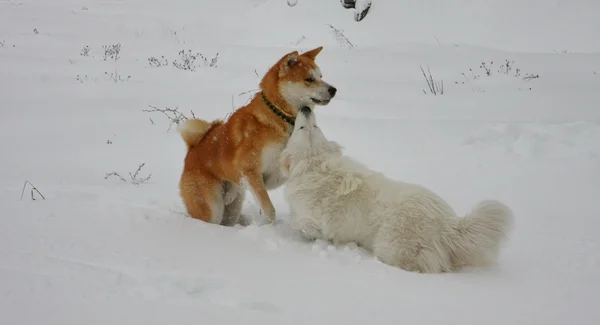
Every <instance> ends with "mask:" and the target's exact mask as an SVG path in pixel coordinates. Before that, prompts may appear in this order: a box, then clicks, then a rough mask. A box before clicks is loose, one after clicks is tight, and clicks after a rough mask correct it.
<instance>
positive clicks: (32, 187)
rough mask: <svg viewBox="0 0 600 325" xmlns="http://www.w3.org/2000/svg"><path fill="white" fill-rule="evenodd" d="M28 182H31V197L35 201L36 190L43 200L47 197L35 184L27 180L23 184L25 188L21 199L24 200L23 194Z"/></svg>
mask: <svg viewBox="0 0 600 325" xmlns="http://www.w3.org/2000/svg"><path fill="white" fill-rule="evenodd" d="M27 184H29V185H30V186H31V199H32V200H33V201H35V196H34V195H33V191H36V192H37V194H39V195H40V196H41V197H42V199H43V200H45V199H46V198H45V197H44V195H43V194H42V193H41V192H40V191H39V190H38V189H37V188H36V187H35V186H34V185H33V184H31V182H30V181H25V183H24V184H23V190H22V191H21V200H23V194H24V193H25V187H27Z"/></svg>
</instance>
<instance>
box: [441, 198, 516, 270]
mask: <svg viewBox="0 0 600 325" xmlns="http://www.w3.org/2000/svg"><path fill="white" fill-rule="evenodd" d="M512 224H513V214H512V211H511V210H510V209H509V207H508V206H506V205H505V204H503V203H501V202H498V201H495V200H485V201H482V202H480V203H479V204H478V205H477V206H476V207H475V209H473V211H472V212H471V213H470V214H468V215H467V216H465V217H464V218H460V219H458V221H457V223H456V224H455V225H454V227H453V232H452V234H451V235H450V236H449V237H448V238H447V242H446V245H447V246H448V248H449V249H450V251H451V252H452V264H453V265H454V266H455V267H458V268H460V267H463V266H487V265H490V264H491V263H493V262H494V261H495V260H496V258H497V257H498V252H499V249H500V244H501V242H502V241H503V239H505V237H506V235H507V232H508V231H509V228H511V227H512Z"/></svg>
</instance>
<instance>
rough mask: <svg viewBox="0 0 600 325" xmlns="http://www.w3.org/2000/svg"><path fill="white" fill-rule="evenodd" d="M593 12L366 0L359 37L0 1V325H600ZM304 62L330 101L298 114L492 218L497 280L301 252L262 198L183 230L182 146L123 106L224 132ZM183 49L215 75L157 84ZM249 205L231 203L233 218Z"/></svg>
mask: <svg viewBox="0 0 600 325" xmlns="http://www.w3.org/2000/svg"><path fill="white" fill-rule="evenodd" d="M599 13H600V3H598V2H597V1H594V0H558V1H547V0H546V1H541V0H528V1H517V0H488V1H468V0H444V1H441V0H422V1H417V2H415V1H409V0H375V1H373V4H372V7H371V10H370V12H369V14H368V15H367V17H366V18H365V19H364V20H363V21H361V22H359V23H357V22H355V21H354V19H353V10H346V9H344V8H343V7H342V6H341V4H340V3H339V1H333V0H331V1H324V0H302V1H299V2H298V3H297V4H296V5H295V6H294V7H290V6H288V4H287V3H286V2H285V1H267V0H248V1H242V0H231V1H208V0H194V1H187V0H173V1H170V2H165V1H156V0H121V1H101V0H96V1H91V0H80V1H76V0H55V1H32V0H11V1H4V2H1V3H0V89H1V91H0V105H1V106H0V107H1V111H2V118H1V119H0V132H1V133H0V150H1V152H2V155H1V158H0V162H1V168H0V190H1V191H2V192H1V195H0V204H1V205H2V207H3V209H2V210H3V213H2V214H0V324H21V325H25V324H42V323H44V324H88V325H91V324H131V325H136V324H145V325H146V324H166V323H169V324H190V323H192V322H195V323H200V324H241V323H243V324H332V323H333V324H338V323H343V324H365V323H373V324H399V323H410V324H566V323H577V324H597V323H598V322H599V321H600V311H599V310H598V308H597V302H598V301H599V299H600V295H599V294H598V291H599V290H600V278H599V276H598V270H600V253H599V252H600V240H599V237H598V229H600V218H599V216H600V213H599V212H600V209H599V208H598V204H597V200H598V198H599V197H600V185H599V184H600V167H599V166H600V163H599V158H600V156H599V155H600V124H599V121H600V110H599V109H598V108H599V107H600V92H599V91H598V89H599V87H600V43H599V42H598V41H597V40H598V39H599V35H600V21H599V20H598V19H597V16H598V14H599ZM328 24H331V26H332V27H333V28H336V29H338V30H340V31H341V33H342V34H343V35H344V36H345V37H346V38H347V39H348V40H349V41H350V42H351V44H352V45H349V44H348V43H347V42H346V41H345V40H344V38H343V37H342V36H341V35H340V34H337V35H336V34H335V31H334V29H333V28H332V27H331V26H328ZM34 29H35V31H34ZM117 44H120V52H119V58H118V59H116V60H115V59H113V58H110V57H108V58H107V59H106V60H104V50H103V47H102V46H104V45H107V46H111V45H117ZM320 45H323V46H324V50H323V51H322V52H321V54H319V57H318V60H317V62H318V64H319V65H320V67H321V71H322V72H323V75H324V79H325V80H326V81H327V82H330V83H331V84H333V85H334V86H336V87H337V89H338V95H337V96H336V98H335V99H334V100H333V101H332V102H331V103H330V104H329V105H328V106H326V107H320V108H318V111H317V118H318V120H319V124H320V125H321V128H322V129H323V130H324V132H325V133H326V134H327V136H328V137H330V138H331V139H334V140H336V141H338V142H339V143H341V144H342V145H344V146H345V147H346V150H347V153H348V154H349V155H351V156H353V157H355V158H357V159H359V160H360V161H361V162H363V163H365V164H367V165H368V166H369V167H370V168H372V169H374V170H378V171H381V172H384V173H386V174H387V175H389V176H390V177H394V178H397V179H403V180H406V181H409V182H415V183H419V184H422V185H425V186H427V187H429V188H431V189H432V190H434V191H435V192H437V193H439V194H440V195H441V196H442V197H443V198H444V199H445V200H447V201H448V202H449V203H450V205H451V206H452V207H454V208H455V210H456V211H457V213H458V214H464V213H466V212H467V211H469V210H470V209H471V208H472V207H473V206H474V205H475V204H476V202H477V201H479V200H482V199H486V198H493V199H498V200H501V201H503V202H505V203H506V204H508V205H509V206H510V207H511V208H512V209H513V210H514V212H515V217H516V224H515V229H514V231H513V232H512V234H511V238H510V239H509V241H508V242H507V244H506V245H505V246H504V247H503V250H502V255H501V257H500V260H499V261H498V265H497V266H494V267H493V268H490V269H472V270H465V271H464V272H461V273H457V274H443V275H422V274H414V273H409V272H405V271H402V270H398V269H395V268H392V267H389V266H386V265H385V264H383V263H381V262H379V261H377V260H375V259H374V258H373V257H371V256H370V255H369V254H368V253H366V252H363V251H361V250H360V249H359V248H357V247H353V246H352V245H350V246H345V247H333V246H331V245H330V244H329V243H325V242H315V243H311V242H307V241H304V240H303V239H302V238H301V237H300V236H299V235H298V234H296V233H294V232H293V231H291V230H290V228H289V226H288V217H289V216H288V208H287V205H286V203H285V202H284V200H283V195H282V190H281V189H279V190H275V191H271V192H270V195H271V198H272V200H273V202H274V205H275V208H276V210H277V218H278V221H277V223H276V224H275V225H266V226H257V225H251V226H248V227H241V226H240V227H235V228H226V227H220V226H215V225H209V224H206V223H202V222H199V221H196V220H193V219H191V218H188V217H187V216H186V215H185V208H184V206H183V204H182V202H181V200H180V198H179V196H178V189H177V183H178V180H179V176H180V173H181V170H182V166H183V157H184V154H185V145H184V143H183V141H182V140H181V138H180V137H179V135H178V134H177V133H176V132H175V127H174V126H173V125H172V127H171V128H170V129H169V130H168V131H167V129H168V128H169V126H170V125H169V120H168V119H167V118H166V117H165V116H163V115H161V114H160V113H156V112H145V111H143V110H149V109H151V108H150V107H149V105H152V106H155V107H157V108H164V107H170V108H176V107H178V108H179V110H180V111H181V112H183V113H184V114H186V115H190V110H193V112H194V113H195V115H196V116H199V117H202V118H205V119H214V118H222V117H225V116H226V115H227V114H228V113H230V112H231V111H232V110H233V109H234V108H235V107H239V106H241V105H243V104H244V103H245V102H246V101H247V100H248V98H249V96H251V95H252V94H253V91H254V90H255V89H256V88H257V87H258V82H259V80H260V77H262V75H263V74H264V72H265V71H266V69H267V68H268V67H269V66H270V65H271V64H273V63H274V62H276V60H277V59H279V58H280V57H281V56H283V55H284V54H285V53H287V52H289V51H292V50H300V51H304V50H308V49H311V48H314V47H317V46H320ZM86 46H88V47H89V53H88V55H87V56H84V55H81V53H82V50H83V49H84V47H86ZM181 50H184V51H186V52H185V53H187V51H188V50H190V51H191V52H190V53H191V54H192V55H194V54H196V53H201V54H203V55H204V56H205V57H206V59H207V62H208V63H210V61H211V59H212V58H213V57H215V56H216V55H217V53H218V60H217V64H216V66H213V67H210V66H205V65H204V63H203V62H202V59H201V58H198V59H197V60H196V61H195V65H196V67H195V71H189V70H187V71H186V70H180V69H177V68H176V67H174V66H173V65H172V64H171V63H172V61H174V60H178V61H181V58H180V56H179V54H178V53H179V51H181ZM84 52H85V51H84ZM161 56H164V57H165V58H166V59H167V60H168V63H169V65H168V66H160V67H152V66H151V65H150V64H149V62H148V58H150V57H155V58H156V59H157V60H160V59H161ZM505 60H510V61H514V66H513V70H511V71H510V73H508V74H504V73H501V72H498V69H499V68H500V65H501V64H502V63H504V62H505ZM491 61H493V62H494V63H493V65H492V67H493V68H492V69H491V71H492V74H491V75H490V76H487V75H486V74H485V71H484V70H483V69H481V68H480V65H481V63H482V62H485V63H486V65H488V63H489V62H491ZM420 66H422V67H423V68H424V70H425V71H426V72H427V68H429V69H430V71H431V73H432V75H433V78H434V79H435V80H436V81H438V80H443V81H444V94H442V95H439V94H438V95H437V96H434V95H432V94H430V93H429V90H428V88H427V84H426V82H425V79H424V77H423V74H422V72H421V69H420ZM516 68H519V69H520V76H518V77H515V76H514V75H515V73H516ZM469 69H472V70H473V73H471V71H470V70H469ZM111 73H112V74H113V75H112V77H111V75H110V74H111ZM462 73H464V74H465V75H464V76H463V75H462ZM527 74H532V75H539V78H534V79H531V80H528V81H526V80H523V79H522V77H524V76H526V75H527ZM476 75H479V77H474V76H476ZM78 76H79V79H80V80H78V79H77V78H78ZM463 82H464V83H463ZM424 92H425V93H424ZM142 163H145V165H144V167H143V168H142V169H141V171H140V172H139V175H138V180H139V179H143V178H145V177H147V176H148V175H149V174H151V177H150V179H149V180H148V181H146V182H142V183H140V184H138V185H137V186H136V185H135V184H132V182H131V178H130V176H129V175H128V173H130V172H131V173H132V174H133V173H134V172H135V170H136V169H137V168H138V166H139V165H140V164H142ZM113 171H115V172H117V173H119V174H121V175H122V176H123V177H124V179H125V180H126V182H123V181H121V180H119V179H118V178H116V177H109V178H107V179H105V178H104V177H105V175H106V174H107V173H110V172H113ZM25 181H29V182H31V184H33V185H34V186H35V187H36V188H37V189H38V190H39V192H40V193H41V194H42V195H43V196H44V197H45V199H42V198H41V197H40V196H39V193H37V192H34V193H33V195H34V198H35V200H32V194H31V187H30V185H29V184H28V185H27V187H26V189H25V191H24V194H23V197H22V198H21V193H22V190H23V185H24V183H25ZM258 211H259V209H258V207H257V205H256V203H255V202H254V201H253V199H252V196H251V195H247V200H246V204H245V207H244V213H245V214H247V215H250V216H255V217H257V218H258V216H257V214H258Z"/></svg>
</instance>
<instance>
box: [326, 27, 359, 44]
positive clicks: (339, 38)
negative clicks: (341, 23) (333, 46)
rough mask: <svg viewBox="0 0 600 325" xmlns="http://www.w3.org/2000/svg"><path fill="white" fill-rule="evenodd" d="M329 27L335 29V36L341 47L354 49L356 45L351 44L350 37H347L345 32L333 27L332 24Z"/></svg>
mask: <svg viewBox="0 0 600 325" xmlns="http://www.w3.org/2000/svg"><path fill="white" fill-rule="evenodd" d="M327 26H329V27H330V28H331V29H333V35H334V36H335V38H336V39H337V41H338V43H340V45H342V46H347V47H349V48H354V44H352V42H350V40H349V39H348V37H346V35H344V33H343V31H341V30H339V29H337V28H335V27H333V25H331V24H327Z"/></svg>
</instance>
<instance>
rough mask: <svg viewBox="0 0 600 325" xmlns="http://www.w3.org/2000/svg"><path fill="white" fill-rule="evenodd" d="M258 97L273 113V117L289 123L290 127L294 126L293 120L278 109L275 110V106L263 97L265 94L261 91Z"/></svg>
mask: <svg viewBox="0 0 600 325" xmlns="http://www.w3.org/2000/svg"><path fill="white" fill-rule="evenodd" d="M260 95H261V96H262V98H263V100H264V101H265V104H267V107H269V108H270V109H271V111H273V113H275V115H277V116H279V117H280V118H281V119H282V120H284V121H285V122H287V123H289V124H290V125H291V126H294V123H295V121H294V119H292V118H291V117H289V116H287V115H285V114H283V112H282V111H281V110H280V109H279V108H277V106H275V104H273V103H271V101H270V100H268V99H267V96H265V93H263V92H262V91H261V92H260Z"/></svg>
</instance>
